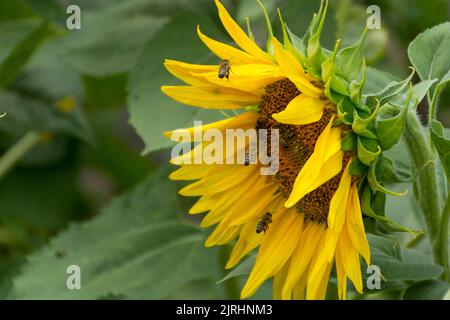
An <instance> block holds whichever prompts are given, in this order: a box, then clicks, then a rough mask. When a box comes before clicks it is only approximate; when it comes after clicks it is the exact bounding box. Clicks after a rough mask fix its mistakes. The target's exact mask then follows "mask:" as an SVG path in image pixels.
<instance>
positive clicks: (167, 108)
mask: <svg viewBox="0 0 450 320" xmlns="http://www.w3.org/2000/svg"><path fill="white" fill-rule="evenodd" d="M198 24H200V26H201V27H202V29H203V30H205V32H206V31H208V34H210V33H211V30H215V28H214V26H213V24H212V22H211V21H210V20H209V18H207V17H205V16H203V15H200V14H194V13H192V14H191V13H189V14H188V13H183V14H182V15H179V16H177V17H174V18H173V19H172V20H171V21H170V22H169V23H168V24H167V25H166V27H165V28H164V30H162V31H161V32H158V33H157V34H156V35H155V36H154V37H153V39H152V40H150V41H149V42H148V43H147V44H146V46H145V49H144V50H143V52H142V54H141V55H140V57H139V59H138V61H137V63H136V64H135V66H134V67H133V70H132V71H131V74H130V77H129V83H128V92H129V94H128V107H129V112H130V123H131V124H132V125H133V126H134V128H135V129H136V130H137V133H138V134H139V135H140V136H141V138H142V139H143V140H144V143H145V149H144V153H149V152H151V151H154V150H158V149H161V148H166V147H169V146H171V145H173V143H172V142H171V141H169V139H167V138H165V137H163V132H164V131H167V130H173V129H175V128H185V127H192V126H193V124H194V120H203V121H205V122H207V121H214V120H219V119H221V118H223V116H221V115H220V113H219V112H217V110H207V109H203V108H194V107H187V106H183V105H181V104H179V103H178V102H175V101H172V100H171V99H170V98H168V97H166V96H165V95H164V94H163V93H162V92H161V90H160V87H161V85H172V84H174V83H177V82H176V81H175V79H174V77H173V76H172V75H171V74H170V73H169V72H167V71H166V70H165V69H164V66H163V61H164V59H165V58H167V59H174V58H175V59H178V60H182V61H187V62H191V63H207V62H208V61H211V55H210V53H208V52H207V51H206V50H205V47H204V46H203V44H202V43H201V42H200V41H199V40H198V38H197V34H196V32H195V28H196V26H197V25H198ZM180 48H183V50H180ZM213 61H216V62H217V63H219V62H220V60H219V59H218V58H216V59H214V60H213Z"/></svg>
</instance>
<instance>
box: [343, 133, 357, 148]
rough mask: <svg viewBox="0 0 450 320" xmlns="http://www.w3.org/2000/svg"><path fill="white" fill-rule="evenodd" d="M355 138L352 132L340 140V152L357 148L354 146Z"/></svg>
mask: <svg viewBox="0 0 450 320" xmlns="http://www.w3.org/2000/svg"><path fill="white" fill-rule="evenodd" d="M356 140H357V136H356V134H355V133H354V132H352V131H349V132H348V133H347V135H346V136H345V137H344V138H342V139H341V150H342V151H354V150H356V148H357V144H356Z"/></svg>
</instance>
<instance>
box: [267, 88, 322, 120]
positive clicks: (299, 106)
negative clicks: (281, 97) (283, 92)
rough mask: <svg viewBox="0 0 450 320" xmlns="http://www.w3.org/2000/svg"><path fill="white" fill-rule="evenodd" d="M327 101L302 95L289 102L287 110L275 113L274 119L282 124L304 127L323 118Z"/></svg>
mask: <svg viewBox="0 0 450 320" xmlns="http://www.w3.org/2000/svg"><path fill="white" fill-rule="evenodd" d="M326 104H327V102H326V101H323V100H320V99H315V98H311V97H310V96H307V95H304V94H300V95H298V96H297V97H295V98H294V99H292V100H291V102H289V104H288V106H287V107H286V109H284V110H283V111H281V112H278V113H274V114H273V115H272V117H273V118H274V119H275V120H277V121H278V122H281V123H286V124H295V125H304V124H309V123H313V122H316V121H319V120H320V118H322V114H323V110H324V107H325V105H326Z"/></svg>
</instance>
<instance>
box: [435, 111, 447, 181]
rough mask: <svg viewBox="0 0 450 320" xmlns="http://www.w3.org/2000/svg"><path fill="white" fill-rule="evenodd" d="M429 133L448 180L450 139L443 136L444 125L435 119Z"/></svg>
mask: <svg viewBox="0 0 450 320" xmlns="http://www.w3.org/2000/svg"><path fill="white" fill-rule="evenodd" d="M430 133H431V139H432V141H433V144H434V146H435V147H436V150H437V152H438V154H439V158H440V159H441V163H442V165H443V167H444V171H445V174H446V175H447V180H448V181H450V139H448V138H447V137H446V136H445V134H444V127H443V126H442V124H441V123H440V122H439V121H437V120H433V121H432V122H431V126H430Z"/></svg>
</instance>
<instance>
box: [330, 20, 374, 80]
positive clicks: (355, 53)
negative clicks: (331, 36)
mask: <svg viewBox="0 0 450 320" xmlns="http://www.w3.org/2000/svg"><path fill="white" fill-rule="evenodd" d="M366 34H367V28H366V29H365V30H364V31H363V33H362V35H361V37H360V38H359V39H358V41H356V43H355V44H353V45H351V46H349V47H346V48H344V49H342V50H341V51H340V52H339V54H338V56H337V59H336V62H337V70H336V73H337V74H339V75H341V76H342V77H344V78H345V79H346V80H347V81H348V82H351V81H354V80H357V81H358V80H360V79H361V77H362V75H363V72H364V69H365V63H364V42H365V39H366Z"/></svg>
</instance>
